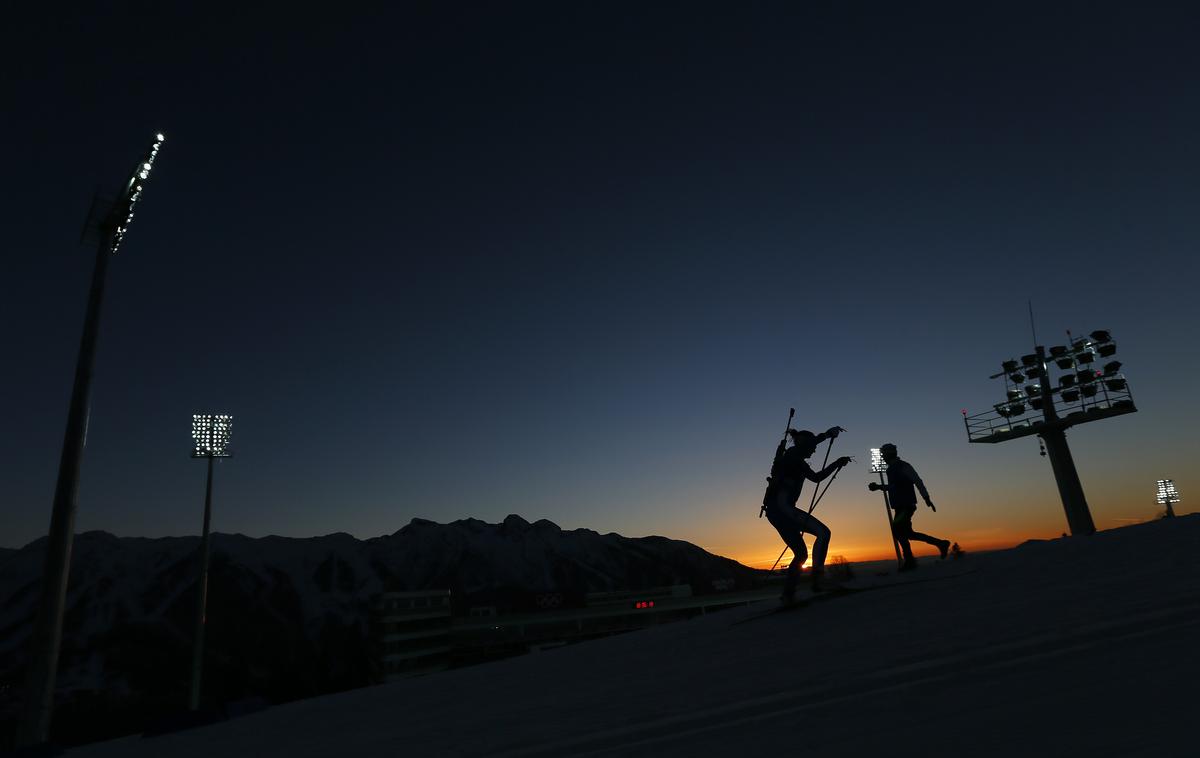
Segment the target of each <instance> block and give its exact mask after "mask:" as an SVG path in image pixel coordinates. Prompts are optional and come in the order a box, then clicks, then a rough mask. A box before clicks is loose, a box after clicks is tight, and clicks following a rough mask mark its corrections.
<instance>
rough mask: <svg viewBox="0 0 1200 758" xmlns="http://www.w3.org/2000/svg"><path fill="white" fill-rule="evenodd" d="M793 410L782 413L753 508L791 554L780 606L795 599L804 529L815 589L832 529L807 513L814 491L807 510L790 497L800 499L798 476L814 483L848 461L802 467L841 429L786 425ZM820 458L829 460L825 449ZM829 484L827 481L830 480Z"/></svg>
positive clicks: (817, 589)
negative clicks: (779, 435) (763, 488)
mask: <svg viewBox="0 0 1200 758" xmlns="http://www.w3.org/2000/svg"><path fill="white" fill-rule="evenodd" d="M794 413H795V409H794V408H793V409H792V411H791V413H789V414H788V428H787V430H786V431H785V432H784V437H783V439H782V440H780V442H779V446H778V447H777V448H776V449H775V460H774V461H773V462H772V464H771V475H770V476H769V477H767V482H768V485H767V492H766V494H765V495H764V496H763V507H762V510H761V511H760V512H759V515H760V516H761V515H763V514H764V513H765V514H766V516H767V520H768V521H770V522H771V526H773V527H775V531H777V532H779V536H780V537H782V538H783V541H784V542H786V543H787V546H788V547H790V548H791V549H792V553H793V554H794V555H793V556H792V562H791V565H789V566H788V569H787V574H786V576H785V578H784V582H783V595H782V596H781V597H780V601H781V602H782V603H783V604H785V605H787V604H791V603H792V602H794V601H795V597H796V585H797V583H798V582H799V579H800V567H801V566H803V565H804V561H805V559H806V558H807V557H808V547H807V546H806V545H805V544H804V534H805V532H807V533H809V534H811V535H813V536H815V537H816V542H815V543H814V544H813V552H812V559H813V562H812V572H811V583H812V590H813V591H814V592H821V591H822V590H824V589H825V586H824V585H823V584H822V582H823V579H822V577H823V575H824V572H825V556H826V555H827V554H828V552H829V539H830V537H831V536H832V532H830V531H829V527H827V526H825V524H823V523H821V521H820V520H818V519H817V517H815V516H813V515H812V510H813V508H815V507H816V504H817V502H819V500H820V498H818V497H817V493H816V492H814V493H813V502H812V505H811V506H810V507H809V509H808V511H804V510H801V509H800V508H797V507H796V501H798V500H799V499H800V491H801V490H802V489H803V487H804V480H805V479H807V480H809V481H811V482H815V483H820V482H822V481H824V480H825V479H826V478H827V477H829V476H830V475H831V474H832V475H834V476H836V475H837V472H838V471H841V469H842V468H843V467H845V466H846V465H847V464H849V463H850V462H851V460H852V459H851V458H850V457H849V456H842V457H841V458H838V459H837V460H835V461H834V462H833V463H830V464H828V465H827V466H825V467H824V468H822V469H821V470H820V471H813V470H812V468H811V467H810V466H809V465H808V459H809V458H810V457H812V454H813V453H815V452H816V451H817V446H818V445H820V444H821V442H822V441H824V440H829V441H830V448H832V447H833V440H835V439H837V436H838V435H839V434H841V433H842V432H844V431H846V430H845V429H843V428H842V427H840V426H832V427H830V428H829V429H828V430H826V431H824V432H821V433H820V434H813V433H812V432H810V431H807V430H803V429H799V430H797V429H792V428H791V426H792V415H793V414H794ZM789 438H791V440H792V446H791V447H787V441H788V439H789ZM825 460H826V461H828V460H829V452H828V451H826V453H825ZM830 483H831V484H832V480H831V481H830ZM826 489H828V485H826ZM822 494H824V493H822Z"/></svg>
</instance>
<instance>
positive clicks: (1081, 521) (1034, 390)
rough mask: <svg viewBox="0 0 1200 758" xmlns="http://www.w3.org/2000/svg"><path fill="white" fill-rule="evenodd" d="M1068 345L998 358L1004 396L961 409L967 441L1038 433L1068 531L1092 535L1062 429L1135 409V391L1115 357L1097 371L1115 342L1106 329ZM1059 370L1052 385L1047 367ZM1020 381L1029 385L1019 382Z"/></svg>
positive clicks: (1092, 525) (1093, 527) (1092, 527)
mask: <svg viewBox="0 0 1200 758" xmlns="http://www.w3.org/2000/svg"><path fill="white" fill-rule="evenodd" d="M1067 338H1068V344H1067V345H1058V346H1055V347H1052V348H1050V350H1049V352H1047V350H1046V348H1044V347H1042V346H1041V345H1037V346H1036V347H1035V348H1034V352H1033V353H1030V354H1029V355H1024V356H1022V357H1021V360H1020V361H1016V360H1007V361H1004V362H1003V363H1001V365H1000V373H998V374H993V375H992V376H991V378H992V379H996V378H997V377H1001V376H1002V377H1004V387H1005V394H1006V396H1007V399H1006V400H1005V401H1004V402H1001V403H997V404H996V405H994V406H993V407H992V410H990V411H984V412H983V413H977V414H975V415H973V416H968V415H967V412H966V411H963V423H964V424H965V425H966V427H967V440H968V441H969V442H984V443H994V442H1004V441H1006V440H1011V439H1016V438H1018V437H1028V436H1030V435H1035V434H1036V435H1037V436H1038V437H1041V439H1042V442H1043V443H1044V444H1045V447H1046V450H1045V452H1046V455H1047V456H1048V457H1049V458H1050V467H1051V469H1053V471H1054V479H1055V482H1057V484H1058V494H1059V497H1060V498H1061V499H1062V504H1063V511H1064V512H1065V513H1066V516H1067V525H1068V527H1069V528H1070V530H1071V534H1072V535H1085V534H1092V533H1093V532H1095V531H1096V525H1095V523H1094V522H1093V521H1092V514H1091V511H1090V510H1088V504H1087V498H1086V497H1084V494H1083V485H1082V484H1081V483H1080V481H1079V473H1078V472H1077V471H1076V469H1075V461H1074V459H1073V458H1072V457H1071V448H1070V447H1069V446H1068V445H1067V434H1066V431H1067V429H1069V428H1071V427H1073V426H1076V425H1078V424H1083V423H1087V422H1089V421H1098V420H1100V419H1104V418H1112V417H1113V416H1120V415H1124V414H1126V413H1134V412H1135V411H1137V407H1136V406H1135V405H1134V404H1133V395H1132V394H1131V393H1130V391H1129V384H1128V382H1126V380H1125V376H1124V375H1123V374H1122V373H1121V363H1120V361H1109V362H1108V363H1106V364H1105V365H1104V367H1103V369H1097V368H1095V366H1094V364H1095V363H1096V361H1097V359H1099V358H1111V357H1112V356H1113V354H1115V353H1116V352H1117V346H1116V343H1115V342H1113V339H1112V335H1111V334H1109V333H1108V332H1107V331H1103V330H1100V331H1095V332H1092V333H1091V334H1090V335H1088V336H1087V337H1079V338H1073V337H1071V333H1070V332H1067ZM1052 365H1053V366H1054V367H1056V368H1057V369H1058V370H1060V371H1064V372H1065V373H1063V374H1062V375H1061V376H1059V378H1058V382H1057V383H1052V382H1051V381H1050V371H1051V370H1053V369H1052V368H1051V366H1052ZM1023 382H1029V384H1027V385H1024V386H1022V383H1023Z"/></svg>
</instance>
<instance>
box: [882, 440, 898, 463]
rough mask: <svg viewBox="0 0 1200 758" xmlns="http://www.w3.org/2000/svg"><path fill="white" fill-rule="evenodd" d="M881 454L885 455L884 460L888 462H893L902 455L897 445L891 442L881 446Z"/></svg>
mask: <svg viewBox="0 0 1200 758" xmlns="http://www.w3.org/2000/svg"><path fill="white" fill-rule="evenodd" d="M879 454H880V455H882V456H883V460H884V461H885V462H887V463H891V462H892V461H894V460H896V459H897V458H899V457H900V455H899V454H898V453H897V452H896V446H895V445H893V444H892V443H890V442H889V443H887V444H886V445H884V446H883V447H881V448H879Z"/></svg>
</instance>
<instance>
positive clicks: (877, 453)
mask: <svg viewBox="0 0 1200 758" xmlns="http://www.w3.org/2000/svg"><path fill="white" fill-rule="evenodd" d="M884 471H887V463H886V462H885V461H884V460H883V451H882V450H881V449H880V448H877V447H873V448H871V473H872V474H882V473H883V472H884Z"/></svg>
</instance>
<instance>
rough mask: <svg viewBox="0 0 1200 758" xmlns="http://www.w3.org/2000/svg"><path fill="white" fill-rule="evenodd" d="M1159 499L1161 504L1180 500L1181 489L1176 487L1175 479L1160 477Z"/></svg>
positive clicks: (1158, 483)
mask: <svg viewBox="0 0 1200 758" xmlns="http://www.w3.org/2000/svg"><path fill="white" fill-rule="evenodd" d="M1157 486H1158V499H1157V500H1156V502H1157V503H1158V504H1159V505H1167V504H1174V503H1178V502H1179V491H1178V490H1176V489H1175V480H1174V479H1159V480H1158V482H1157Z"/></svg>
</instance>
